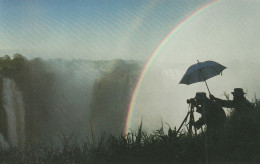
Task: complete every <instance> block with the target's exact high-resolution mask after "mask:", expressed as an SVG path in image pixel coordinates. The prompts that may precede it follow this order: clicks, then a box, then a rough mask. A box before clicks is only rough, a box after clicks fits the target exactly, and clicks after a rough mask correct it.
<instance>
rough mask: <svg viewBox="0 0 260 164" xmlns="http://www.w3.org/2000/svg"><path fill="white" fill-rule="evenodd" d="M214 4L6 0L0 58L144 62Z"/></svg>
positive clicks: (0, 10) (1, 9)
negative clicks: (173, 33)
mask: <svg viewBox="0 0 260 164" xmlns="http://www.w3.org/2000/svg"><path fill="white" fill-rule="evenodd" d="M208 2H210V0H196V1H192V2H191V1H189V0H160V1H159V0H131V1H130V0H124V1H122V0H84V1H83V0H73V1H71V0H23V1H21V0H11V1H10V0H0V55H5V54H8V55H13V54H14V53H20V54H22V55H24V56H26V57H28V58H34V57H41V58H65V59H72V58H77V59H94V60H100V59H115V58H122V59H136V60H144V61H146V60H147V58H148V57H149V56H150V55H151V54H152V52H153V51H154V50H155V49H156V47H157V46H158V45H159V43H160V42H161V41H162V40H163V39H164V37H165V36H166V35H167V34H168V33H169V32H170V31H171V29H172V28H174V26H176V25H177V24H178V23H179V22H181V21H182V19H184V18H185V17H186V16H188V15H189V14H191V13H192V12H194V11H196V9H198V8H200V7H201V6H203V5H204V4H206V3H208Z"/></svg>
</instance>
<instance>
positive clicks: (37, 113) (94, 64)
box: [0, 56, 141, 142]
mask: <svg viewBox="0 0 260 164" xmlns="http://www.w3.org/2000/svg"><path fill="white" fill-rule="evenodd" d="M140 70H141V63H140V62H137V61H123V60H111V61H89V60H71V61H66V60H61V59H57V60H48V61H45V60H41V59H33V60H27V59H25V58H23V57H22V56H18V57H15V58H14V59H11V58H10V57H7V56H5V57H4V58H0V74H1V76H2V77H5V78H10V79H12V80H14V82H15V84H16V85H17V89H18V90H19V91H20V92H21V95H22V99H23V101H24V103H23V104H24V112H25V116H24V119H25V120H24V122H25V136H26V142H39V141H40V142H42V141H43V142H45V141H47V142H49V141H50V138H51V139H52V141H53V142H55V141H56V139H57V138H58V136H59V135H61V133H63V134H65V135H67V136H68V135H71V134H75V135H77V136H78V139H82V138H84V137H85V136H89V135H90V128H91V126H90V125H91V123H92V129H93V130H94V132H99V131H100V132H101V131H105V130H106V131H107V130H110V129H111V130H112V129H113V130H116V131H120V132H122V127H123V126H124V119H125V115H126V111H127V107H128V103H129V100H130V96H131V93H132V91H133V89H134V86H135V83H136V80H137V78H138V76H139V72H140ZM0 81H1V82H2V80H0ZM0 89H1V93H2V92H3V85H2V84H1V86H0ZM0 113H2V114H1V120H2V122H4V123H1V125H0V133H2V134H3V135H4V137H5V138H6V137H7V131H8V127H7V123H5V122H6V121H7V120H8V119H7V118H6V117H7V114H6V112H5V110H4V108H3V103H2V101H1V104H0ZM55 138H56V139H55ZM57 140H58V139H57Z"/></svg>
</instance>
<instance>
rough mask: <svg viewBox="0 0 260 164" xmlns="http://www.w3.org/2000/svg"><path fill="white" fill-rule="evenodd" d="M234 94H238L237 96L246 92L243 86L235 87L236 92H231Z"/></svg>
mask: <svg viewBox="0 0 260 164" xmlns="http://www.w3.org/2000/svg"><path fill="white" fill-rule="evenodd" d="M231 93H232V94H233V95H237V96H241V95H244V94H245V92H244V91H243V89H242V88H235V89H234V92H231Z"/></svg>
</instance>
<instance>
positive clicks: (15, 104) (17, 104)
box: [2, 78, 25, 147]
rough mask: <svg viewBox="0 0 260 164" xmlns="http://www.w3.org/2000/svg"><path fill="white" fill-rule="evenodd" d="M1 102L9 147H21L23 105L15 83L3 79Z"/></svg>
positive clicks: (23, 139) (23, 131) (23, 129)
mask: <svg viewBox="0 0 260 164" xmlns="http://www.w3.org/2000/svg"><path fill="white" fill-rule="evenodd" d="M2 102H3V107H4V110H5V112H6V117H7V141H8V143H9V145H10V146H13V147H17V146H19V147H23V144H24V142H25V120H24V117H25V111H24V103H23V99H22V94H21V92H20V91H19V90H18V89H17V87H16V84H15V82H14V81H13V80H11V79H8V78H3V91H2Z"/></svg>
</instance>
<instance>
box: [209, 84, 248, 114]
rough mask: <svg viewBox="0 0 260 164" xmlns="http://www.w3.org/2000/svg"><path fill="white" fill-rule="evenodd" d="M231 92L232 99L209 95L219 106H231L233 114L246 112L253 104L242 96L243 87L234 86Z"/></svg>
mask: <svg viewBox="0 0 260 164" xmlns="http://www.w3.org/2000/svg"><path fill="white" fill-rule="evenodd" d="M232 94H233V97H234V98H233V100H222V99H219V98H215V97H214V96H213V95H210V99H211V100H214V101H215V102H216V103H217V104H219V105H220V106H221V107H227V108H233V109H234V110H235V111H234V114H235V115H238V114H239V115H243V114H246V113H247V112H248V111H250V110H251V109H252V108H253V105H252V104H251V103H250V102H249V101H248V100H247V99H246V98H245V97H244V94H245V93H244V92H243V89H241V88H235V89H234V92H232Z"/></svg>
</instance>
